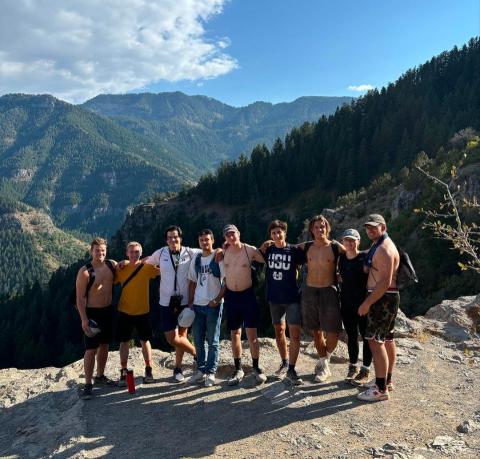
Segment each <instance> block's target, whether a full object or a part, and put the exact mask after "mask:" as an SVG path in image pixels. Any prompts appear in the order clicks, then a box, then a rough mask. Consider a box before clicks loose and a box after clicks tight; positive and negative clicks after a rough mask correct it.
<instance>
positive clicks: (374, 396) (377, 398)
mask: <svg viewBox="0 0 480 459" xmlns="http://www.w3.org/2000/svg"><path fill="white" fill-rule="evenodd" d="M357 398H358V399H359V400H363V401H364V402H381V401H382V400H388V390H385V391H383V392H382V391H381V390H380V389H379V388H378V386H377V385H376V384H374V385H373V386H372V387H370V388H368V389H367V390H366V391H365V392H360V393H359V394H358V395H357Z"/></svg>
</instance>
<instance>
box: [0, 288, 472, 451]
mask: <svg viewBox="0 0 480 459" xmlns="http://www.w3.org/2000/svg"><path fill="white" fill-rule="evenodd" d="M475 302H476V303H475ZM444 303H445V302H444ZM444 303H442V305H439V306H437V307H436V308H438V309H437V313H438V314H436V313H435V312H433V313H430V317H429V318H427V319H422V320H418V321H410V320H408V319H406V318H404V317H403V318H401V319H400V320H399V327H398V328H399V330H400V335H401V336H402V337H401V338H399V339H398V368H397V371H396V373H395V376H394V381H395V390H394V392H393V393H392V397H391V399H390V400H389V401H388V402H380V403H374V404H366V403H364V402H360V401H359V400H357V398H356V395H357V393H358V389H356V388H354V387H352V386H350V385H348V384H346V383H345V382H344V376H345V374H346V370H347V364H346V359H345V357H346V349H345V345H344V344H343V343H341V345H340V346H339V348H338V351H337V352H336V355H335V356H334V358H333V361H334V363H333V364H332V370H333V377H332V379H331V381H329V382H327V383H325V384H317V383H315V382H314V381H313V375H312V372H313V367H314V365H315V352H314V350H313V346H312V344H311V343H308V342H305V343H304V344H303V349H302V352H301V357H300V359H299V363H298V371H299V373H300V374H301V375H302V377H303V378H304V380H305V384H304V385H303V386H301V387H298V388H292V387H290V386H288V385H286V384H285V383H284V382H282V381H277V380H275V378H273V377H269V380H268V381H267V383H265V384H263V385H260V386H258V385H256V384H255V383H254V380H253V377H252V376H247V377H246V378H245V380H244V381H243V383H242V384H241V385H240V386H238V387H233V388H232V387H228V386H227V385H226V382H225V380H226V377H227V375H228V374H229V373H230V371H231V366H230V347H229V344H228V343H226V342H223V343H222V353H221V362H220V363H221V366H220V369H219V373H218V375H217V376H218V380H217V383H218V384H217V385H215V386H214V387H212V388H205V387H203V385H198V384H174V383H172V381H171V374H172V371H171V363H172V356H171V355H170V354H166V353H162V352H159V351H155V366H154V374H155V377H156V378H157V379H156V381H155V383H154V384H150V385H143V384H142V382H141V377H140V376H141V374H142V371H143V362H142V358H141V352H140V350H139V349H134V350H132V356H131V366H132V367H133V368H134V371H135V374H136V375H137V377H136V383H137V392H136V394H135V395H130V394H129V393H128V392H127V391H126V389H119V388H113V389H107V388H97V389H95V390H94V393H95V397H94V399H92V400H90V401H82V400H79V398H78V392H79V390H80V388H81V382H82V363H81V362H75V363H73V364H72V365H69V366H67V367H65V368H61V369H57V368H44V369H39V370H16V369H8V370H1V371H0V406H2V410H1V413H0V423H1V426H2V428H1V430H0V455H1V456H2V457H11V458H14V457H18V458H28V457H32V458H39V457H58V458H67V457H68V458H70V457H75V458H97V457H112V458H115V457H128V458H136V457H144V458H158V457H161V458H181V457H182V458H183V457H227V458H229V457H231V458H233V457H235V458H250V457H251V458H253V457H262V458H273V457H290V456H291V457H305V458H314V457H315V458H317V457H320V458H337V459H340V458H345V459H346V458H372V457H384V458H395V459H407V458H410V459H413V458H416V459H420V458H422V457H423V458H425V459H429V458H437V457H439V458H442V457H452V458H478V457H480V398H479V393H480V365H479V363H480V339H478V335H476V334H475V330H474V331H472V326H473V327H475V326H476V323H475V322H474V321H473V319H472V321H470V322H468V320H467V321H464V322H462V320H464V319H465V314H466V316H467V317H470V315H472V314H470V313H467V312H468V311H469V308H470V309H471V308H472V307H473V308H475V307H478V298H477V299H475V298H473V297H469V298H468V299H466V300H465V299H459V300H458V301H457V303H455V304H444ZM445 308H453V309H455V308H456V309H455V311H453V309H452V311H450V312H451V313H449V314H446V315H445V314H444V315H443V316H441V314H442V313H444V312H445ZM454 312H456V313H457V312H458V314H456V313H455V314H454ZM462 314H463V316H462ZM460 316H461V317H462V320H458V317H460ZM442 317H443V318H442ZM452 317H456V319H455V320H456V322H455V323H454V324H452V323H449V320H450V318H452ZM465 320H466V319H465ZM447 325H448V326H447ZM452 327H453V328H454V327H457V328H458V327H462V328H463V329H465V328H467V335H468V336H466V337H464V338H465V339H454V337H452V330H453V328H452ZM457 333H459V330H457ZM455 336H457V335H455ZM458 336H459V335H458ZM458 336H457V338H458ZM244 360H245V361H249V358H248V357H247V354H245V358H244ZM278 360H279V359H278V355H277V351H276V348H275V343H274V341H273V340H270V339H262V354H261V361H262V363H263V366H264V368H265V370H266V372H267V373H268V374H270V375H271V374H273V371H274V370H275V369H276V367H277V366H278V363H279V361H278ZM187 363H188V373H190V372H191V371H192V368H191V361H188V360H187ZM117 373H118V354H117V353H116V352H115V353H111V356H110V359H109V363H108V367H107V372H106V374H107V375H108V376H110V377H112V378H113V377H115V376H116V375H117ZM247 375H248V372H247Z"/></svg>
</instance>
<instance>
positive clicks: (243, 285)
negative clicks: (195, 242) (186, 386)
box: [223, 224, 267, 386]
mask: <svg viewBox="0 0 480 459" xmlns="http://www.w3.org/2000/svg"><path fill="white" fill-rule="evenodd" d="M223 235H224V237H225V246H226V249H225V254H224V264H225V282H226V290H225V297H224V299H225V308H226V311H227V327H228V329H229V330H230V336H231V339H232V353H233V360H234V362H235V370H234V372H233V374H232V377H231V378H230V379H229V380H228V384H229V385H230V386H234V385H236V384H238V383H239V382H240V381H241V380H242V379H243V376H244V372H243V370H242V364H241V355H242V341H241V336H242V326H244V327H245V332H246V334H247V338H248V344H249V347H250V354H251V356H252V366H253V372H254V375H255V379H256V380H257V382H259V383H263V382H265V381H266V380H267V377H266V375H265V374H264V373H263V371H262V370H261V369H260V367H259V366H258V361H259V355H260V347H259V344H258V337H257V327H258V320H259V317H258V316H259V308H258V304H257V300H256V298H255V292H254V291H253V285H252V276H251V263H252V261H257V262H259V263H265V260H264V259H263V256H262V254H261V253H260V251H259V250H258V249H256V248H255V247H253V246H251V245H248V244H244V243H243V242H240V232H239V231H238V228H237V227H236V226H235V225H231V224H230V225H226V226H225V227H224V228H223Z"/></svg>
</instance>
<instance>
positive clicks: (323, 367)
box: [315, 359, 332, 382]
mask: <svg viewBox="0 0 480 459" xmlns="http://www.w3.org/2000/svg"><path fill="white" fill-rule="evenodd" d="M330 376H332V372H331V371H330V367H329V365H328V361H327V359H319V360H318V362H317V364H316V365H315V381H316V382H325V381H326V380H327V379H328V378H329V377H330Z"/></svg>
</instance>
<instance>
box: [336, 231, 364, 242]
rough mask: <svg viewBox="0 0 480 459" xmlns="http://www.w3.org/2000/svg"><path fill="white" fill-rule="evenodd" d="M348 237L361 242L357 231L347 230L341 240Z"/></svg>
mask: <svg viewBox="0 0 480 459" xmlns="http://www.w3.org/2000/svg"><path fill="white" fill-rule="evenodd" d="M346 237H347V238H350V239H355V240H357V241H359V240H360V233H359V232H358V231H357V230H356V229H353V228H350V229H347V230H345V231H344V232H343V234H342V235H341V236H340V238H341V239H344V238H346Z"/></svg>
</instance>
